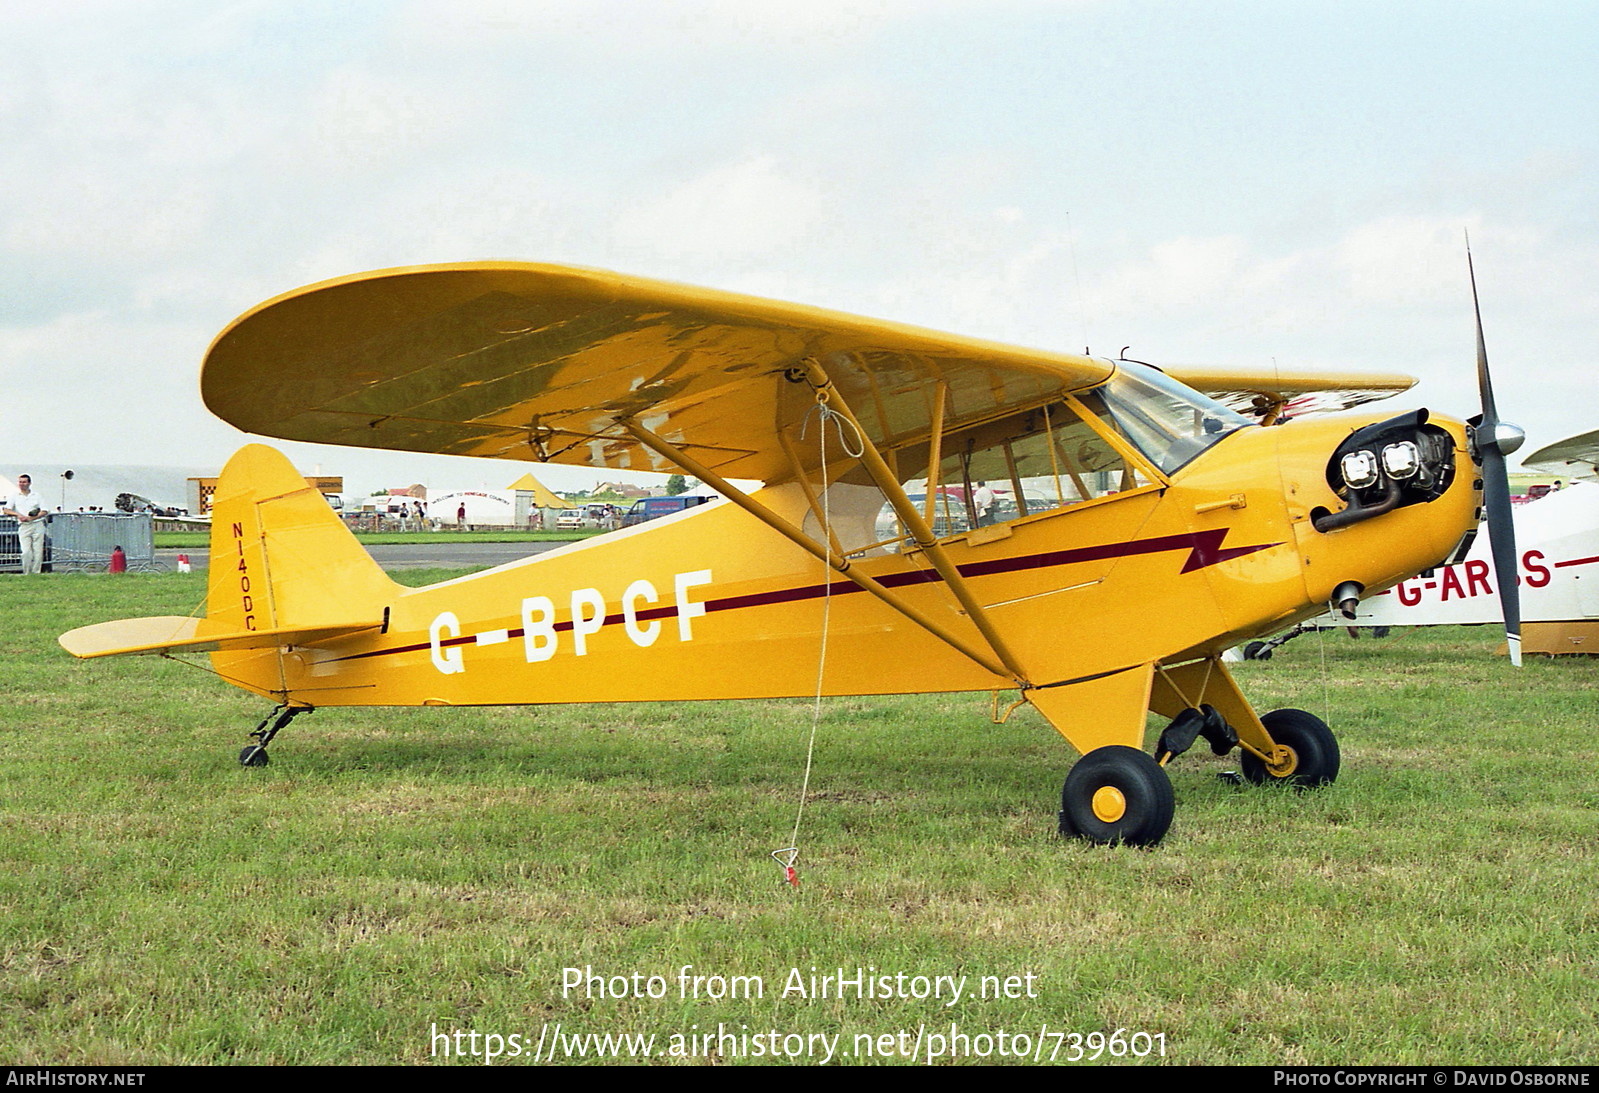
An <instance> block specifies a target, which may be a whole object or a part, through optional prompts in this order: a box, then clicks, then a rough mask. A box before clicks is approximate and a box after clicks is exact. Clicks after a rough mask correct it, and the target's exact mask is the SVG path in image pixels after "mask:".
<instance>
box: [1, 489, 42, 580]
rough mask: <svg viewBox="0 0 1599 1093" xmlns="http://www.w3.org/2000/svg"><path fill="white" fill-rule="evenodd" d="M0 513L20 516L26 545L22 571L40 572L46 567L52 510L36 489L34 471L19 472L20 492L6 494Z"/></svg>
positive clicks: (19, 530)
mask: <svg viewBox="0 0 1599 1093" xmlns="http://www.w3.org/2000/svg"><path fill="white" fill-rule="evenodd" d="M0 513H3V514H4V515H6V516H15V517H16V518H17V543H18V545H19V546H20V547H21V548H22V572H24V573H39V572H42V571H43V568H44V518H45V516H46V515H48V513H47V512H46V511H45V507H44V505H42V504H40V503H39V495H38V494H36V493H34V492H33V478H32V476H31V475H26V474H19V475H17V492H16V493H14V494H12V495H11V496H10V497H8V498H6V504H5V508H4V509H0Z"/></svg>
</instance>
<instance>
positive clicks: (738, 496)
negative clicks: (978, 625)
mask: <svg viewBox="0 0 1599 1093" xmlns="http://www.w3.org/2000/svg"><path fill="white" fill-rule="evenodd" d="M850 420H851V421H852V422H853V421H854V417H853V415H852V416H851V418H850ZM619 424H621V425H622V427H623V428H625V429H626V430H627V431H628V433H629V434H631V435H632V436H633V438H634V439H635V440H637V441H638V442H639V443H640V444H643V445H644V446H645V447H647V448H649V449H650V450H652V451H654V452H655V453H657V454H658V455H660V456H661V457H662V458H664V459H666V460H667V461H669V462H670V463H672V464H673V465H675V466H677V467H678V468H680V469H681V470H683V471H685V472H686V473H688V474H692V475H693V476H694V477H696V478H698V479H699V480H700V481H701V482H704V483H706V484H708V485H709V486H710V487H711V488H712V489H714V490H716V491H717V492H718V493H720V494H722V496H724V497H726V498H727V499H728V500H729V501H731V502H733V503H734V504H735V505H737V506H738V507H739V508H741V509H743V510H744V511H745V512H747V513H749V514H750V515H751V516H753V517H755V518H756V519H757V520H759V521H760V522H761V523H763V524H765V525H766V526H767V527H769V528H771V529H772V530H773V531H775V532H777V533H779V534H780V535H782V536H783V537H784V538H786V539H788V540H789V541H790V542H792V543H793V544H794V545H796V546H798V547H801V548H802V549H804V550H805V551H807V552H809V553H810V554H812V555H814V556H815V557H817V558H819V559H821V560H822V561H823V562H826V563H827V564H828V565H829V566H831V567H832V568H833V569H835V570H837V571H838V572H839V573H841V574H843V575H844V576H846V577H848V578H849V579H850V580H852V581H854V582H855V583H856V584H858V585H860V586H861V587H862V588H863V589H865V590H866V591H867V592H870V593H871V594H872V595H874V596H876V597H877V598H878V599H880V600H882V601H883V602H884V603H886V604H888V606H890V607H892V608H893V609H894V610H895V611H898V612H899V613H900V614H901V615H904V616H905V617H906V618H907V619H909V620H911V621H912V622H914V623H915V624H916V625H918V626H920V627H921V628H922V629H924V630H926V631H927V632H928V633H930V634H932V635H933V636H934V637H936V638H938V639H939V640H940V641H942V642H944V643H945V644H947V645H949V646H950V647H952V648H953V649H955V650H956V651H957V652H959V653H961V654H963V655H964V656H967V657H969V658H971V659H972V660H974V661H976V662H977V663H978V664H980V665H982V666H983V667H984V668H985V669H987V670H988V671H990V672H993V673H994V674H995V675H997V676H1008V677H1010V678H1012V679H1015V680H1016V681H1017V682H1018V683H1020V682H1021V680H1022V676H1021V673H1020V672H1017V671H1013V670H1011V669H1010V668H1008V667H1007V666H1006V665H1007V664H1008V663H1009V661H1008V659H1002V660H996V659H995V658H994V657H993V656H991V655H989V654H988V653H985V652H984V651H983V650H981V649H979V648H976V647H974V646H972V645H971V644H970V643H969V642H966V641H964V640H963V639H962V638H960V637H959V636H958V635H956V634H953V633H951V632H950V631H949V630H948V629H947V628H945V627H943V626H940V625H939V624H938V623H937V622H935V621H933V620H932V619H931V618H929V617H928V616H927V615H924V614H923V613H922V612H920V611H918V610H917V609H916V608H915V607H913V606H911V605H910V604H909V603H907V602H905V600H903V599H902V598H900V597H899V596H897V595H895V594H894V593H893V592H892V591H890V590H889V589H887V588H884V587H883V586H882V585H881V584H879V583H878V582H877V581H875V580H873V579H872V578H871V577H868V576H866V575H865V574H864V573H859V572H856V570H855V568H854V567H853V566H851V565H850V564H849V560H848V559H847V558H845V557H843V556H842V555H840V554H837V553H835V552H834V551H833V550H831V549H829V548H828V547H826V546H823V545H822V544H821V543H819V542H817V541H816V540H815V539H812V538H811V537H810V536H809V535H806V534H805V533H804V532H803V531H801V530H800V529H799V528H797V527H795V526H794V525H793V524H791V523H789V522H788V521H787V520H785V519H783V518H782V517H781V516H779V515H777V513H775V512H773V511H772V510H771V509H769V508H767V507H766V506H765V505H763V504H761V503H760V502H759V501H756V500H755V499H754V498H752V497H751V496H750V495H749V494H747V493H745V492H744V491H743V490H741V489H739V488H738V487H737V486H735V485H733V484H732V483H731V482H729V481H727V479H725V478H723V477H722V476H721V475H719V474H717V473H716V472H715V471H713V470H711V469H710V468H709V467H706V466H703V465H702V464H700V463H699V462H698V461H696V460H695V459H694V458H693V457H692V456H690V455H688V454H687V453H686V452H683V451H681V450H680V449H678V448H676V447H674V446H673V445H672V444H670V443H668V442H667V441H665V440H663V439H662V438H660V437H658V436H656V435H655V434H654V433H652V432H650V431H649V430H648V429H646V428H644V426H642V425H640V424H639V423H638V422H636V421H632V420H623V421H621V422H619ZM857 427H858V425H857ZM864 435H865V434H862V436H863V437H864ZM867 451H869V452H871V453H872V454H873V455H876V449H875V448H872V447H871V446H870V442H868V446H867ZM874 477H876V476H875V475H874ZM893 486H894V490H895V492H897V493H899V495H900V499H901V501H904V503H905V504H906V505H907V506H908V505H909V504H910V502H909V501H905V495H904V491H903V490H900V488H899V483H898V482H895V483H893ZM896 507H897V505H896ZM959 578H960V575H959V574H956V579H957V580H958V579H959ZM946 579H947V578H946ZM985 621H986V620H985ZM985 637H986V635H985ZM996 652H997V650H996Z"/></svg>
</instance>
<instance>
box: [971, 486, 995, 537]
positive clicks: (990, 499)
mask: <svg viewBox="0 0 1599 1093" xmlns="http://www.w3.org/2000/svg"><path fill="white" fill-rule="evenodd" d="M998 499H999V498H998V497H997V495H995V493H994V491H993V490H991V489H989V488H988V483H987V482H979V483H977V489H975V490H973V491H972V507H973V508H975V509H976V510H977V526H978V527H980V528H984V527H987V526H988V525H989V524H992V523H993V522H994V517H993V512H994V502H995V501H997V500H998Z"/></svg>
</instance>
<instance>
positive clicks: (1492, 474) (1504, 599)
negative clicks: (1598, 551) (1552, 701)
mask: <svg viewBox="0 0 1599 1093" xmlns="http://www.w3.org/2000/svg"><path fill="white" fill-rule="evenodd" d="M1482 492H1483V500H1484V501H1486V502H1487V508H1488V545H1489V546H1490V547H1492V549H1493V558H1494V573H1495V574H1496V575H1497V576H1498V578H1499V607H1500V610H1501V612H1502V613H1503V614H1504V618H1505V644H1506V645H1507V646H1508V647H1509V650H1510V663H1511V664H1514V665H1515V666H1516V667H1518V668H1519V667H1521V586H1520V583H1519V578H1518V577H1517V570H1518V564H1517V558H1518V554H1517V553H1516V522H1515V518H1514V517H1513V516H1512V515H1511V504H1510V477H1509V475H1508V474H1507V473H1506V470H1505V457H1504V454H1503V453H1501V452H1500V451H1499V448H1498V447H1497V446H1496V445H1494V444H1492V443H1489V444H1484V445H1482Z"/></svg>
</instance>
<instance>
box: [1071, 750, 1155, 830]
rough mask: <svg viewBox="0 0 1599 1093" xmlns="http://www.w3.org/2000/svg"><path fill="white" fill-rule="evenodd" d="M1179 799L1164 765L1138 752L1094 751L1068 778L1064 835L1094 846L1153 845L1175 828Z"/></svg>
mask: <svg viewBox="0 0 1599 1093" xmlns="http://www.w3.org/2000/svg"><path fill="white" fill-rule="evenodd" d="M1174 807H1175V801H1174V799H1173V797H1172V789H1171V780H1170V779H1169V778H1167V777H1166V772H1165V771H1164V770H1162V769H1161V767H1160V764H1158V763H1156V762H1155V760H1153V759H1151V758H1150V757H1149V756H1148V755H1146V754H1145V753H1144V752H1141V751H1139V750H1138V749H1137V748H1129V747H1125V746H1123V745H1121V744H1112V745H1109V746H1107V747H1103V748H1095V749H1094V750H1093V751H1091V752H1089V753H1088V754H1087V755H1085V756H1083V757H1082V758H1081V759H1079V760H1078V761H1077V765H1076V766H1074V767H1072V769H1071V772H1070V773H1069V774H1067V775H1066V785H1065V787H1064V788H1063V789H1062V790H1061V798H1060V833H1061V834H1062V835H1072V836H1076V837H1078V838H1083V839H1087V840H1088V841H1089V842H1094V843H1111V844H1116V843H1125V844H1127V845H1128V846H1153V845H1155V844H1156V843H1158V842H1160V840H1161V838H1162V836H1164V835H1165V834H1166V829H1167V828H1169V827H1171V818H1172V811H1173V809H1174Z"/></svg>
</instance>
